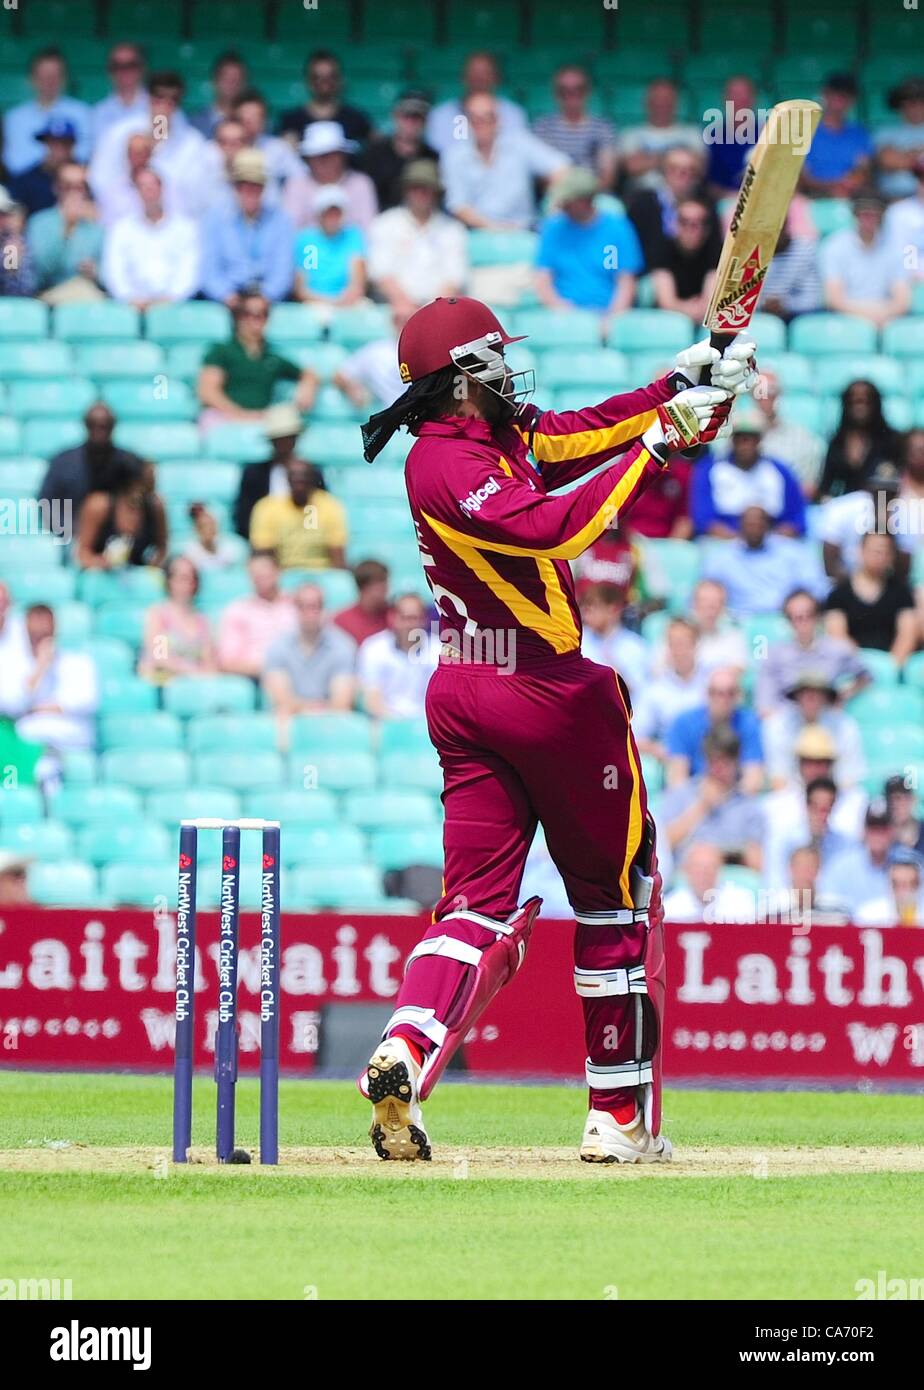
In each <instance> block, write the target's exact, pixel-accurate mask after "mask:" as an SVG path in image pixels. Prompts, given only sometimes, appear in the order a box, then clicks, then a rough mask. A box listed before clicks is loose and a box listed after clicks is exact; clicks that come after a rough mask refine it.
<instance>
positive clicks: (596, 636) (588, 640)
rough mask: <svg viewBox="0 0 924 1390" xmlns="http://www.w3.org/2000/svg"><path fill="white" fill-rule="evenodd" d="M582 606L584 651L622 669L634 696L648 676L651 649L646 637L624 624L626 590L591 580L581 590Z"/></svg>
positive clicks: (591, 658) (582, 645)
mask: <svg viewBox="0 0 924 1390" xmlns="http://www.w3.org/2000/svg"><path fill="white" fill-rule="evenodd" d="M580 608H581V620H582V622H583V625H584V631H583V634H582V636H581V652H582V654H583V655H584V656H586V657H587V658H588V660H589V661H596V662H599V664H600V665H601V666H611V667H612V668H613V670H614V671H618V672H619V674H620V675H621V676H622V678H623V680H624V681H625V683H626V685H627V686H628V687H629V693H630V695H632V696H633V697H634V695H635V692H636V691H640V690H641V689H642V687H643V685H644V684H645V682H646V680H647V678H648V673H649V669H650V666H651V652H650V651H649V650H648V644H647V642H646V641H645V640H644V638H642V637H639V635H638V633H637V632H632V631H630V629H629V628H627V627H625V626H624V625H623V614H624V613H625V611H626V595H625V590H624V589H621V588H619V586H618V585H616V584H606V583H601V584H589V585H588V586H587V588H586V589H585V590H584V592H583V593H582V594H581V598H580Z"/></svg>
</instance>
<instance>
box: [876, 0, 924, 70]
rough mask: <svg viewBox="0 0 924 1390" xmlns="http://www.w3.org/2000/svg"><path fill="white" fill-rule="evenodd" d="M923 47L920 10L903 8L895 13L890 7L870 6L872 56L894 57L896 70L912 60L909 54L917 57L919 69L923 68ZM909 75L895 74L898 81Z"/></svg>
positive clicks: (896, 9) (899, 7)
mask: <svg viewBox="0 0 924 1390" xmlns="http://www.w3.org/2000/svg"><path fill="white" fill-rule="evenodd" d="M920 43H921V27H920V16H919V14H918V12H917V10H916V9H913V10H912V9H903V7H902V6H896V8H895V9H894V10H892V9H889V8H887V7H886V8H877V6H876V5H871V6H870V16H869V48H870V52H871V53H882V54H888V55H890V57H892V58H893V60H894V62H895V64H896V69H897V67H898V65H900V64H901V63H902V62H904V61H906V60H907V59H908V56H909V54H910V55H911V56H912V57H915V55H917V58H918V62H917V64H916V66H917V67H918V68H919V67H920ZM905 75H906V74H905V73H903V72H901V71H898V70H895V79H896V81H898V80H899V79H900V78H902V77H904V76H905Z"/></svg>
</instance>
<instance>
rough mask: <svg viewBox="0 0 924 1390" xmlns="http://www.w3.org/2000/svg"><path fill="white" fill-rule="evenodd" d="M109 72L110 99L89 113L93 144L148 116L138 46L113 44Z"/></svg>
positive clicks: (141, 58)
mask: <svg viewBox="0 0 924 1390" xmlns="http://www.w3.org/2000/svg"><path fill="white" fill-rule="evenodd" d="M106 71H107V73H108V74H109V80H110V82H111V83H112V91H111V92H110V94H109V96H108V97H103V99H102V100H101V101H98V102H96V104H95V106H93V108H92V110H91V112H90V124H91V132H92V136H93V144H94V145H96V143H97V141H99V140H100V139H102V137H103V135H104V134H105V133H106V131H107V130H109V129H110V127H112V126H114V125H118V124H119V122H120V121H125V120H130V119H131V118H132V117H135V118H137V117H141V118H142V119H144V118H145V117H146V116H147V114H148V94H147V91H146V89H145V85H144V54H143V52H142V51H141V48H140V47H139V46H138V44H136V43H117V44H113V46H112V48H110V50H109V57H108V58H107V60H106Z"/></svg>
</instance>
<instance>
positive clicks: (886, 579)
mask: <svg viewBox="0 0 924 1390" xmlns="http://www.w3.org/2000/svg"><path fill="white" fill-rule="evenodd" d="M897 553H898V552H897V548H896V545H895V537H894V536H892V535H890V534H889V533H888V532H878V531H870V532H868V533H867V534H866V535H865V536H864V537H863V540H862V542H861V544H860V557H859V560H858V561H857V564H856V567H855V568H854V569H853V570H852V571H851V573H850V574H848V576H847V577H846V578H845V579H842V580H841V582H840V583H839V584H836V585H835V587H834V588H833V589H832V590H831V592H830V593H829V595H828V597H827V599H826V600H825V627H826V628H827V630H828V632H829V633H830V634H831V636H832V637H837V638H839V639H840V640H841V641H844V640H848V641H850V642H853V643H854V645H855V646H857V647H860V648H862V649H867V648H875V649H876V650H878V651H882V652H888V653H889V655H890V656H891V658H892V660H893V661H894V662H895V665H896V666H899V667H901V666H904V664H905V662H906V661H907V660H908V658H909V656H911V654H912V652H914V651H916V649H917V646H918V641H919V636H920V632H919V624H918V618H917V614H916V612H915V607H914V595H913V594H912V592H911V589H910V588H909V587H908V584H907V582H906V581H905V580H904V579H899V578H898V577H897V575H896V573H895V569H896V558H897Z"/></svg>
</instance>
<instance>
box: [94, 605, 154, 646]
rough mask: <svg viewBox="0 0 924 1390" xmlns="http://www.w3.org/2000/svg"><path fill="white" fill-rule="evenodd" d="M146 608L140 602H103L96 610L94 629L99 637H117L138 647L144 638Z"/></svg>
mask: <svg viewBox="0 0 924 1390" xmlns="http://www.w3.org/2000/svg"><path fill="white" fill-rule="evenodd" d="M145 612H146V609H145V608H144V607H142V606H141V605H140V604H136V603H125V602H124V601H120V602H117V603H103V604H101V605H100V607H99V608H98V609H97V610H96V619H95V625H96V631H97V632H98V633H99V635H100V636H101V637H118V639H119V640H120V641H121V642H128V643H129V645H130V646H132V647H140V646H141V643H142V641H143V640H144V618H145Z"/></svg>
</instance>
